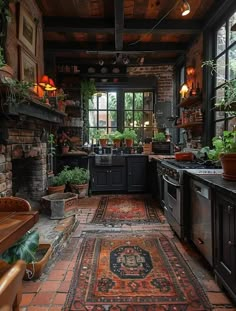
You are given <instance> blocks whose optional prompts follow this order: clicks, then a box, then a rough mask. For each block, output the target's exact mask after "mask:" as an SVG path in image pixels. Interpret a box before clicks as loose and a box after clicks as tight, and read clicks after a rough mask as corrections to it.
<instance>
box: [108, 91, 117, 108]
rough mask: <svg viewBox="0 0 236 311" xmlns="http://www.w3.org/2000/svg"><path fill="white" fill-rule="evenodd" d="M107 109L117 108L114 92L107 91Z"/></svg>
mask: <svg viewBox="0 0 236 311" xmlns="http://www.w3.org/2000/svg"><path fill="white" fill-rule="evenodd" d="M108 109H111V110H116V109H117V94H116V93H115V92H112V93H108Z"/></svg>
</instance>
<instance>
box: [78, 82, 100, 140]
mask: <svg viewBox="0 0 236 311" xmlns="http://www.w3.org/2000/svg"><path fill="white" fill-rule="evenodd" d="M80 88H81V96H82V101H83V120H84V126H83V133H84V139H85V140H87V139H88V127H89V115H88V109H89V101H90V100H92V98H93V95H94V94H95V93H96V91H97V90H96V86H95V82H94V81H90V80H83V81H81V85H80Z"/></svg>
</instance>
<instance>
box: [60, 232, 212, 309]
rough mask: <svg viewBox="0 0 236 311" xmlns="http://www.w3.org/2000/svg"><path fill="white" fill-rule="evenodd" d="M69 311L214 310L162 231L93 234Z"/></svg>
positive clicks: (85, 246)
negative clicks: (153, 232)
mask: <svg viewBox="0 0 236 311" xmlns="http://www.w3.org/2000/svg"><path fill="white" fill-rule="evenodd" d="M63 310H64V311H69V310H70V311H73V310H74V311H75V310H77V311H78V310H80V311H86V310H89V311H167V310H168V311H174V310H175V311H200V310H211V307H210V305H209V302H208V299H207V297H206V296H205V293H204V291H203V289H202V287H201V285H200V284H199V282H198V281H197V279H196V278H195V276H194V275H193V273H192V272H191V270H190V268H189V267H188V265H187V264H186V262H185V261H184V259H183V257H182V255H181V254H180V253H179V252H178V250H177V248H176V247H175V245H174V244H173V243H172V242H171V240H170V239H168V238H167V237H165V236H164V235H163V234H161V233H155V234H152V233H146V234H129V233H127V232H126V233H125V235H124V233H102V234H96V235H95V234H92V233H87V235H86V237H85V239H84V241H83V243H82V246H81V249H80V254H79V256H78V259H77V265H76V268H75V270H74V277H73V280H72V283H71V288H70V291H69V294H68V296H67V301H66V304H65V306H64V308H63Z"/></svg>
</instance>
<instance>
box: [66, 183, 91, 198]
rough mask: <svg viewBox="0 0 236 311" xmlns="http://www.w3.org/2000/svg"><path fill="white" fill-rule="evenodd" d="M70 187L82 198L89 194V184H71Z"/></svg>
mask: <svg viewBox="0 0 236 311" xmlns="http://www.w3.org/2000/svg"><path fill="white" fill-rule="evenodd" d="M70 188H71V192H73V193H77V194H78V197H79V198H80V199H81V198H84V197H86V196H87V195H88V184H82V185H79V184H78V185H77V184H70Z"/></svg>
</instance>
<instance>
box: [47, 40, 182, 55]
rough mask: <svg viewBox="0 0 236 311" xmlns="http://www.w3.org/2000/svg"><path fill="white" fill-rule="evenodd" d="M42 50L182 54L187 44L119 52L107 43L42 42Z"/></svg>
mask: <svg viewBox="0 0 236 311" xmlns="http://www.w3.org/2000/svg"><path fill="white" fill-rule="evenodd" d="M44 48H45V51H47V52H49V51H54V52H86V53H88V54H92V53H94V54H113V53H125V54H129V53H131V54H135V53H138V54H140V53H153V52H158V51H166V52H168V51H169V52H176V53H184V52H185V51H186V48H187V44H185V43H175V42H158V43H149V42H144V43H138V44H135V45H126V46H124V48H123V50H122V51H119V50H116V49H115V47H114V45H113V44H109V43H101V42H100V43H93V42H58V41H44Z"/></svg>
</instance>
